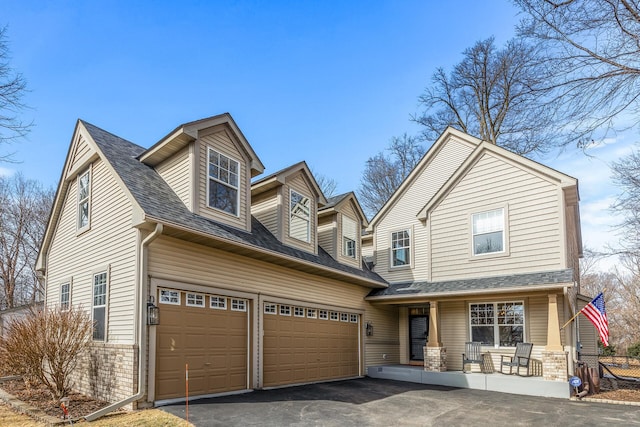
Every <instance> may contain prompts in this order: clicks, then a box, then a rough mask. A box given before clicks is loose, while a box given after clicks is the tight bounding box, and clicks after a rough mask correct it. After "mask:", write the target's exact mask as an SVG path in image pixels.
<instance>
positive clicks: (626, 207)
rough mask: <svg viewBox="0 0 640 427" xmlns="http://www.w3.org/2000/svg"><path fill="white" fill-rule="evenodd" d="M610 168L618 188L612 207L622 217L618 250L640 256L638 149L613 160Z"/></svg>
mask: <svg viewBox="0 0 640 427" xmlns="http://www.w3.org/2000/svg"><path fill="white" fill-rule="evenodd" d="M611 169H612V171H613V180H614V183H615V184H616V185H617V186H618V187H619V188H620V193H619V195H618V198H617V200H616V202H615V203H614V205H613V206H612V208H613V209H615V210H617V211H619V212H622V213H623V218H624V219H623V221H622V223H621V224H620V226H621V229H622V230H623V232H622V233H621V235H622V237H621V243H622V246H623V247H622V248H621V249H620V251H621V252H626V253H629V254H632V255H635V256H640V151H638V150H636V151H633V152H632V153H631V154H629V155H627V156H626V157H623V158H622V159H620V160H618V161H617V162H614V163H613V164H612V166H611Z"/></svg>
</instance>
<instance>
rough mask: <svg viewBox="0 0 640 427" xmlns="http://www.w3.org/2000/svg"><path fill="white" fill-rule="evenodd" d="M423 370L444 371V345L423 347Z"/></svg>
mask: <svg viewBox="0 0 640 427" xmlns="http://www.w3.org/2000/svg"><path fill="white" fill-rule="evenodd" d="M424 370H425V371H431V372H444V371H446V370H447V349H446V348H445V347H424Z"/></svg>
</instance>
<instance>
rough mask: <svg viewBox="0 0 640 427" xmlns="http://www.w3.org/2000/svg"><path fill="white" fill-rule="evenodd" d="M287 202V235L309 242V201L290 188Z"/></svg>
mask: <svg viewBox="0 0 640 427" xmlns="http://www.w3.org/2000/svg"><path fill="white" fill-rule="evenodd" d="M289 200H290V202H289V236H291V237H293V238H294V239H298V240H302V241H303V242H309V240H310V230H311V201H310V200H309V198H308V197H307V196H303V195H302V194H300V193H297V192H295V191H293V190H291V194H290V199H289Z"/></svg>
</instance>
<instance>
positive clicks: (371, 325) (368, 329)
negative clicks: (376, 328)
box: [367, 322, 373, 337]
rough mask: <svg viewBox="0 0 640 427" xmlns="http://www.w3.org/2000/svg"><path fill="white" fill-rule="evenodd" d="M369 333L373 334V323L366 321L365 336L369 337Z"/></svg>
mask: <svg viewBox="0 0 640 427" xmlns="http://www.w3.org/2000/svg"><path fill="white" fill-rule="evenodd" d="M371 335H373V324H372V323H371V322H367V336H368V337H370V336H371Z"/></svg>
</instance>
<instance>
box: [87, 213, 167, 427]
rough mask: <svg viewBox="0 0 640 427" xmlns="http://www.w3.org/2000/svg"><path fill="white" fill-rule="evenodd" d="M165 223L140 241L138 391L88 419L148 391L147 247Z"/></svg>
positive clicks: (107, 411) (98, 411)
mask: <svg viewBox="0 0 640 427" xmlns="http://www.w3.org/2000/svg"><path fill="white" fill-rule="evenodd" d="M163 228H164V227H163V225H162V224H159V223H156V228H155V230H153V232H152V233H151V234H149V235H148V236H147V237H145V239H144V240H143V241H142V242H141V243H140V252H139V256H140V258H139V260H140V265H139V266H140V268H139V270H138V271H139V276H138V280H137V282H138V283H137V285H138V294H137V300H138V304H139V307H138V310H139V313H138V392H137V393H136V394H134V395H133V396H130V397H127V398H126V399H124V400H121V401H119V402H116V403H112V404H111V405H109V406H106V407H104V408H102V409H100V410H97V411H96V412H93V413H91V414H89V415H87V416H86V417H84V418H85V419H86V420H87V421H94V420H97V419H98V418H100V417H103V416H105V415H107V414H108V413H110V412H113V411H115V410H116V409H119V408H121V407H123V406H124V405H128V404H129V403H132V402H135V401H137V400H140V399H141V398H142V397H143V396H144V394H145V393H146V381H145V380H146V375H145V366H146V365H145V363H146V361H147V343H146V339H147V324H146V323H147V322H146V314H147V298H145V296H146V293H147V286H146V283H147V256H146V251H145V248H146V247H147V246H149V244H150V243H151V242H153V241H154V240H155V239H156V238H157V237H158V236H160V235H161V234H162V230H163Z"/></svg>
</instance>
